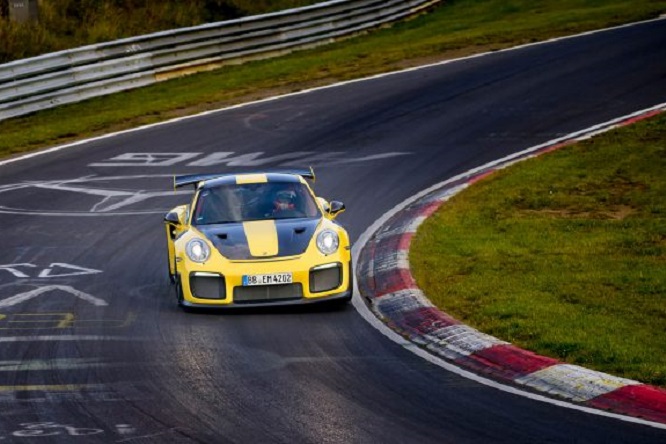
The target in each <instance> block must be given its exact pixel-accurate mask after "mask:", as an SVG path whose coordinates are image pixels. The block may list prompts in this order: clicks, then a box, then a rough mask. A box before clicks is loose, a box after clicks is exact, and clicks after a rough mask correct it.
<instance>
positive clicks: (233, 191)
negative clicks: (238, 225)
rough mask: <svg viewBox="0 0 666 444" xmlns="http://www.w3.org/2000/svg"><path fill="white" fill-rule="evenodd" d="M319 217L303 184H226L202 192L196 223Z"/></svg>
mask: <svg viewBox="0 0 666 444" xmlns="http://www.w3.org/2000/svg"><path fill="white" fill-rule="evenodd" d="M319 216H320V213H319V208H318V207H317V204H316V203H315V201H314V198H313V197H312V194H311V193H310V192H309V190H308V189H307V187H306V186H305V185H304V184H302V183H299V182H263V183H247V184H226V185H220V186H219V187H215V188H206V189H204V190H202V191H201V193H200V194H199V198H198V199H197V203H196V207H195V209H194V221H193V223H194V224H195V225H211V224H224V223H233V222H248V221H253V220H266V219H294V218H301V217H319Z"/></svg>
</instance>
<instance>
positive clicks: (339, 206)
mask: <svg viewBox="0 0 666 444" xmlns="http://www.w3.org/2000/svg"><path fill="white" fill-rule="evenodd" d="M345 209H346V208H345V204H343V203H342V202H339V201H337V200H333V201H331V203H330V204H329V208H328V214H330V215H331V216H334V217H335V216H337V215H338V214H340V213H342V212H344V211H345Z"/></svg>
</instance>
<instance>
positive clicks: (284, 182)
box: [164, 170, 353, 308]
mask: <svg viewBox="0 0 666 444" xmlns="http://www.w3.org/2000/svg"><path fill="white" fill-rule="evenodd" d="M306 179H308V180H312V181H314V173H313V172H312V170H310V171H305V170H303V171H300V170H299V171H289V172H276V173H270V172H268V173H259V174H256V173H246V174H206V175H190V176H176V177H175V178H174V185H175V187H176V188H178V187H182V186H186V185H193V186H195V193H194V197H193V198H192V202H191V203H190V204H189V205H181V206H178V207H176V208H174V209H173V210H171V211H170V212H169V213H167V215H166V216H165V218H164V221H165V226H166V235H167V250H168V260H169V277H170V279H171V282H172V283H173V284H174V285H175V289H176V295H177V299H178V303H179V305H181V306H183V307H220V308H221V307H238V306H243V307H248V306H263V305H287V304H304V303H310V302H319V301H332V300H338V301H343V302H344V301H349V300H350V299H351V296H352V276H353V275H352V265H351V251H350V250H351V246H350V242H349V236H348V234H347V232H346V231H345V229H344V228H342V226H340V225H339V224H338V223H336V222H335V220H334V219H335V217H336V216H337V215H339V214H340V213H342V212H343V211H344V210H345V206H344V204H342V203H341V202H337V201H332V202H330V203H329V202H327V201H326V200H325V199H323V198H321V197H316V196H315V195H314V193H313V192H312V189H311V188H310V186H309V185H308V183H307V181H306Z"/></svg>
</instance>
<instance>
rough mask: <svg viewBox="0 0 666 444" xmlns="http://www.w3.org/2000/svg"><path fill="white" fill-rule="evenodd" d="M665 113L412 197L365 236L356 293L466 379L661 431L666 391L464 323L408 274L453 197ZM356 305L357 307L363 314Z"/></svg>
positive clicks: (563, 141) (551, 146) (578, 136)
mask: <svg viewBox="0 0 666 444" xmlns="http://www.w3.org/2000/svg"><path fill="white" fill-rule="evenodd" d="M664 111H666V104H661V105H658V106H656V107H653V108H650V109H647V110H643V111H640V112H638V113H634V114H631V115H629V116H624V117H622V118H619V119H614V120H612V121H610V122H606V123H604V124H601V125H597V126H594V127H592V128H588V129H586V130H584V131H580V132H577V133H574V134H570V135H569V136H565V137H562V138H559V139H557V140H553V141H550V142H547V143H545V144H542V145H539V146H536V147H533V148H530V149H527V150H525V151H522V152H520V153H517V154H514V155H511V156H509V157H507V158H504V159H500V160H498V161H495V162H492V163H490V164H487V165H484V166H483V167H480V168H477V169H475V170H472V171H470V172H468V173H465V174H462V175H460V176H457V177H454V178H452V179H450V180H448V181H446V182H443V183H441V184H438V185H436V186H434V187H432V188H430V189H428V190H425V191H424V192H422V193H420V194H419V195H417V196H414V197H412V198H411V199H408V201H405V202H403V203H402V204H401V205H399V206H398V207H396V208H394V209H393V210H392V211H390V212H389V213H387V214H386V215H384V217H382V219H380V220H379V221H378V222H377V223H375V224H374V225H373V226H372V227H370V228H369V229H368V230H367V231H366V233H364V235H363V236H361V239H360V240H359V244H360V246H359V247H358V248H357V249H356V251H355V256H356V257H355V259H356V263H357V276H359V278H358V279H357V289H358V292H357V293H358V294H360V295H361V296H362V297H363V298H364V299H365V301H366V303H367V306H368V307H369V309H370V310H371V311H372V312H373V313H374V315H375V316H376V317H378V318H379V319H380V320H381V321H382V322H383V323H384V324H386V325H387V326H388V327H389V328H390V329H392V330H393V331H394V332H396V333H398V334H399V335H400V336H401V337H402V338H406V339H407V340H408V341H409V342H410V343H411V344H416V345H418V346H419V347H420V348H421V349H425V350H427V351H428V352H430V353H432V354H434V355H436V356H437V357H440V358H443V359H444V361H446V362H447V363H449V364H453V365H454V366H455V367H457V368H459V369H461V370H462V373H464V374H463V376H465V375H466V374H468V373H471V374H475V375H480V376H481V377H482V378H488V379H490V380H492V381H496V382H499V383H500V384H508V385H509V386H513V387H518V388H523V389H525V390H527V391H529V392H531V393H543V394H545V395H547V396H549V397H554V398H558V399H564V400H566V401H568V402H571V403H576V405H577V406H578V407H579V409H581V410H585V411H589V410H588V409H587V408H593V409H603V410H606V411H611V412H615V413H616V414H619V415H613V414H611V415H610V416H614V417H620V418H622V416H621V415H628V416H631V417H634V418H640V420H638V421H634V422H642V423H646V424H649V425H655V426H660V428H663V426H661V425H662V424H666V390H664V389H661V388H658V387H653V386H649V385H645V384H642V383H640V382H638V381H633V380H630V379H624V378H618V377H615V376H611V375H608V374H605V373H601V372H598V371H593V370H588V369H586V368H583V367H579V366H576V365H570V364H564V363H562V362H560V361H558V360H556V359H553V358H548V357H544V356H539V355H536V354H535V353H532V352H530V351H527V350H523V349H520V348H518V347H515V346H513V345H511V344H509V343H507V342H504V341H501V340H499V339H497V338H494V337H492V336H489V335H487V334H484V333H482V332H479V331H478V330H475V329H473V328H471V327H469V326H467V325H463V324H462V323H461V322H459V321H458V320H456V319H454V318H452V317H451V316H449V315H448V314H446V313H444V312H442V311H440V310H439V309H438V308H436V307H435V306H433V304H432V303H431V302H430V301H429V300H428V299H427V297H426V296H425V295H424V294H423V292H422V291H421V290H420V289H419V288H418V287H417V285H416V282H415V281H414V279H413V277H412V275H411V273H410V269H409V258H408V254H409V247H410V243H411V240H412V237H413V236H414V234H415V233H416V230H417V228H418V227H419V225H420V224H421V223H422V222H423V221H424V220H425V219H426V218H427V217H429V216H430V215H432V214H433V213H434V212H435V211H436V210H437V209H438V208H439V207H440V206H441V205H442V204H443V203H444V202H446V201H447V200H448V199H450V198H451V197H452V196H453V195H455V194H456V193H458V192H460V191H462V190H463V189H465V188H467V187H469V186H470V185H472V184H474V183H475V182H477V181H478V180H480V179H481V178H483V177H486V176H487V175H489V174H492V173H493V172H494V171H496V170H499V169H502V168H506V167H507V166H509V165H511V164H514V163H516V162H518V161H521V160H524V159H528V158H531V157H535V156H538V155H540V154H543V153H546V152H550V151H553V150H556V149H559V148H561V147H563V146H567V145H570V144H572V143H575V142H578V141H580V140H583V139H587V138H589V137H592V136H594V135H596V134H599V133H601V132H605V131H608V130H610V129H613V128H617V127H620V126H625V125H629V124H631V123H634V122H637V121H640V120H643V119H646V118H648V117H652V116H654V115H657V114H660V113H662V112H664ZM359 305H360V304H359V302H358V301H355V306H356V307H357V309H359V311H361V309H360V308H359ZM361 314H363V313H361ZM366 319H367V317H366ZM403 345H405V344H403ZM480 382H483V381H480ZM511 391H512V390H511ZM532 397H534V396H532ZM580 407H586V408H584V409H583V408H580ZM655 423H657V424H655Z"/></svg>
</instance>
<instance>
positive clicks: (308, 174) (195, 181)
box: [173, 167, 315, 189]
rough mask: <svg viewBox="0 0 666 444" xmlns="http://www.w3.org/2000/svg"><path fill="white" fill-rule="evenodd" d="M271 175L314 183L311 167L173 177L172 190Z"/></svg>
mask: <svg viewBox="0 0 666 444" xmlns="http://www.w3.org/2000/svg"><path fill="white" fill-rule="evenodd" d="M271 173H278V174H295V175H298V176H301V177H303V178H304V179H308V180H311V181H313V182H314V181H315V173H314V170H313V169H312V167H310V169H309V170H306V169H291V170H264V171H250V172H242V173H217V174H189V175H184V176H173V188H174V189H176V188H181V187H184V186H187V185H194V187H195V188H196V187H197V186H198V185H199V183H201V182H205V181H207V180H212V179H219V178H222V177H228V176H237V175H239V174H271Z"/></svg>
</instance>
